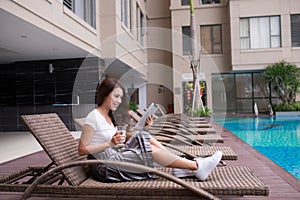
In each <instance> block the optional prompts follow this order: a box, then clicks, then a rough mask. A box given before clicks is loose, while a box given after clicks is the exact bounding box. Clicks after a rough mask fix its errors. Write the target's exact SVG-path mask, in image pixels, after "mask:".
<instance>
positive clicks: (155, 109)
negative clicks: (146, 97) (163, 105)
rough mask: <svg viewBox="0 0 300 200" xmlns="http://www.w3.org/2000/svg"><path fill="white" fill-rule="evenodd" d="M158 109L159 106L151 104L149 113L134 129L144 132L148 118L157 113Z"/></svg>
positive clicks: (144, 115)
mask: <svg viewBox="0 0 300 200" xmlns="http://www.w3.org/2000/svg"><path fill="white" fill-rule="evenodd" d="M157 109H158V106H157V104H154V103H151V104H150V106H149V107H148V109H147V111H146V112H145V113H144V114H143V116H142V117H141V119H140V120H139V121H138V122H137V123H136V125H135V127H134V129H136V130H143V129H144V126H145V123H146V119H147V117H149V116H151V115H153V114H154V113H155V112H156V111H157Z"/></svg>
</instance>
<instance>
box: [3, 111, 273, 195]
mask: <svg viewBox="0 0 300 200" xmlns="http://www.w3.org/2000/svg"><path fill="white" fill-rule="evenodd" d="M22 120H23V121H24V123H25V125H26V127H27V128H28V129H29V131H30V132H31V133H32V134H33V135H34V137H35V138H36V139H37V141H38V142H39V143H40V145H41V146H42V147H43V149H44V150H45V152H46V153H47V154H48V156H49V157H50V159H51V160H52V161H53V164H54V166H56V167H54V168H51V167H49V166H48V167H46V168H45V170H44V171H45V173H43V174H42V175H41V176H39V177H38V178H37V179H35V180H34V181H33V183H32V184H30V183H31V182H32V181H30V182H29V183H27V184H20V181H17V182H18V183H19V184H16V183H15V180H17V179H18V177H23V176H25V174H26V173H29V172H28V171H37V172H40V171H41V169H40V168H39V169H35V168H34V169H33V168H27V169H26V170H21V171H19V172H16V173H13V174H11V175H8V176H6V177H1V178H0V191H9V192H24V195H23V198H22V199H26V198H28V197H30V196H52V197H90V198H100V197H102V198H104V199H108V198H123V199H124V198H136V199H137V198H147V199H151V198H156V199H157V198H160V197H161V198H162V197H163V198H169V199H183V198H195V199H199V198H200V197H202V198H206V199H217V197H216V196H213V195H211V194H209V193H208V192H207V191H209V192H210V193H212V194H215V195H268V192H269V189H268V187H267V186H266V185H265V184H264V183H263V182H262V181H261V180H260V179H259V178H258V177H256V176H255V175H254V173H253V171H252V170H251V169H249V168H248V167H242V166H241V167H240V166H235V167H219V168H217V169H216V170H214V171H213V173H212V174H211V175H210V176H209V177H208V179H207V181H204V182H200V181H198V180H197V179H195V178H187V179H183V180H182V179H178V178H175V177H174V176H172V175H171V174H170V172H171V169H170V168H163V170H162V171H161V170H159V171H158V170H155V169H152V168H146V167H144V166H139V165H133V164H130V163H114V162H112V163H111V162H108V161H95V160H92V161H91V160H85V157H80V156H78V154H77V141H76V140H75V139H74V138H73V137H72V135H71V133H70V132H69V131H68V129H67V128H66V126H65V125H64V124H63V122H62V121H61V120H60V118H59V117H58V116H57V114H41V115H25V116H22ZM99 163H102V164H111V165H115V166H123V167H127V168H130V169H135V170H137V171H143V170H146V171H151V172H153V173H155V174H156V175H158V176H160V178H157V179H155V180H147V181H132V182H120V183H102V182H97V181H95V180H93V179H92V178H90V177H89V175H88V173H87V167H86V165H87V164H99ZM83 166H84V167H83ZM49 168H50V170H48V169H49ZM24 171H26V173H25V172H24ZM61 177H62V178H63V180H64V179H65V180H66V182H65V183H63V184H61V183H62V182H61V181H58V180H59V178H61ZM161 177H164V178H161ZM165 178H166V179H167V180H166V179H165ZM57 182H59V183H60V184H61V185H57V184H54V183H57ZM26 188H27V190H26V191H25V189H26ZM203 189H204V190H205V191H204V190H203Z"/></svg>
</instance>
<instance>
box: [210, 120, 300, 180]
mask: <svg viewBox="0 0 300 200" xmlns="http://www.w3.org/2000/svg"><path fill="white" fill-rule="evenodd" d="M214 120H215V121H216V122H217V123H219V124H220V125H222V126H224V127H225V128H227V129H228V130H230V131H231V132H233V133H234V134H235V135H237V136H238V137H239V138H241V139H242V140H244V141H245V142H247V143H248V144H250V145H251V146H252V147H254V148H255V149H256V150H258V151H259V152H261V153H262V154H264V155H265V156H267V157H268V158H270V159H271V160H273V161H274V162H275V163H277V164H278V165H280V166H281V167H283V168H284V169H286V170H287V171H289V172H290V173H291V174H293V175H294V176H295V177H297V178H298V179H299V180H300V162H299V160H300V120H295V119H294V120H288V119H285V120H278V119H276V118H273V117H272V118H269V117H268V118H267V117H266V118H237V117H226V118H214Z"/></svg>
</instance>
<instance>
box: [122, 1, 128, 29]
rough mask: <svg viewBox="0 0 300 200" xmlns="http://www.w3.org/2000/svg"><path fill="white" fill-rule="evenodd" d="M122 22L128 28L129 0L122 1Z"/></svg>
mask: <svg viewBox="0 0 300 200" xmlns="http://www.w3.org/2000/svg"><path fill="white" fill-rule="evenodd" d="M121 21H122V22H123V24H124V25H125V26H127V24H128V23H127V0H121Z"/></svg>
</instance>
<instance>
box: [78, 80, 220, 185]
mask: <svg viewBox="0 0 300 200" xmlns="http://www.w3.org/2000/svg"><path fill="white" fill-rule="evenodd" d="M96 101H97V105H98V107H97V108H96V109H94V110H93V111H91V112H90V113H89V114H88V116H87V118H86V122H85V124H84V125H83V128H82V134H81V138H80V142H79V145H78V153H79V155H88V159H102V160H114V161H125V162H132V163H137V164H142V165H146V166H148V167H153V166H154V164H153V163H154V162H155V163H157V164H159V165H162V166H166V167H171V168H175V169H174V172H175V173H176V172H179V173H183V174H184V175H190V174H192V175H195V176H196V177H197V178H198V179H199V180H201V181H204V180H205V179H206V178H207V177H208V175H209V174H210V172H211V171H212V170H213V169H214V168H215V167H216V166H217V164H218V163H219V162H220V160H221V157H222V152H220V151H217V152H216V153H215V154H214V155H213V156H211V157H207V158H197V159H195V160H187V159H185V158H181V157H179V156H177V155H175V154H172V153H171V152H169V151H168V150H167V149H166V148H165V147H164V146H163V145H162V144H161V143H159V142H158V141H157V140H155V139H154V138H153V137H151V135H150V134H149V133H148V132H146V131H138V132H135V133H134V132H127V135H126V136H127V137H126V142H125V145H124V147H123V148H119V147H118V145H120V144H122V143H121V140H122V139H124V138H123V136H121V134H120V132H116V129H115V126H117V125H124V124H129V121H130V117H129V115H128V109H129V108H128V102H127V99H126V95H125V91H124V89H123V87H122V86H121V85H120V84H119V83H118V81H117V80H116V79H114V78H107V79H105V80H104V81H102V83H101V84H100V85H99V86H98V88H97V94H96ZM176 170H177V171H176ZM90 171H91V174H92V176H93V177H94V178H95V179H96V180H99V181H103V182H117V181H130V180H143V179H151V178H154V176H153V175H152V174H151V173H147V172H145V173H137V172H134V171H129V170H128V169H120V168H115V167H111V166H106V165H97V166H91V167H90Z"/></svg>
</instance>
